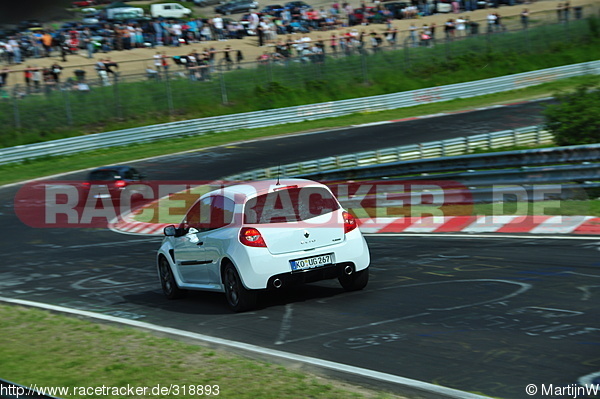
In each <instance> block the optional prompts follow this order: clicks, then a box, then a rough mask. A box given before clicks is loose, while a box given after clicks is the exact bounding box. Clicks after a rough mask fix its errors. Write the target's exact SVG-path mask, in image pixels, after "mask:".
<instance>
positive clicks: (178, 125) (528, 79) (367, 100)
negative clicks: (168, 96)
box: [0, 61, 600, 164]
mask: <svg viewBox="0 0 600 399" xmlns="http://www.w3.org/2000/svg"><path fill="white" fill-rule="evenodd" d="M589 74H600V61H592V62H585V63H581V64H574V65H566V66H561V67H556V68H549V69H543V70H539V71H533V72H526V73H520V74H515V75H508V76H503V77H499V78H492V79H484V80H479V81H474V82H466V83H459V84H453V85H448V86H440V87H432V88H426V89H419V90H412V91H407V92H401V93H394V94H386V95H380V96H373V97H363V98H358V99H351V100H343V101H335V102H326V103H318V104H309V105H302V106H296V107H288V108H279V109H272V110H265V111H256V112H248V113H243V114H233V115H223V116H215V117H209V118H202V119H193V120H189V121H183V122H173V123H166V124H161V125H153V126H146V127H140V128H133V129H125V130H118V131H112V132H104V133H97V134H91V135H87V136H79V137H74V138H67V139H60V140H53V141H49V142H44V143H38V144H30V145H22V146H16V147H9V148H4V149H0V164H8V163H12V162H21V161H23V160H26V159H34V158H40V157H47V156H59V155H68V154H74V153H78V152H84V151H90V150H95V149H99V148H109V147H115V146H123V145H128V144H137V143H143V142H150V141H156V140H162V139H170V138H177V137H184V136H192V135H201V134H206V133H214V132H226V131H232V130H238V129H255V128H261V127H267V126H274V125H279V124H284V123H297V122H303V121H307V120H316V119H323V118H332V117H339V116H345V115H350V114H353V113H358V112H375V111H384V110H389V109H397V108H403V107H412V106H415V105H420V104H427V103H435V102H441V101H449V100H454V99H458V98H468V97H474V96H481V95H485V94H492V93H498V92H502V91H508V90H515V89H520V88H523V87H528V86H533V85H538V84H541V83H545V82H551V81H554V80H558V79H564V78H568V77H572V76H580V75H589ZM492 140H493V139H492ZM421 150H422V149H420V148H417V149H415V152H416V153H419V152H420V151H421ZM452 151H453V150H452V149H451V148H448V149H447V152H448V153H446V154H442V155H441V156H447V155H453V152H452Z"/></svg>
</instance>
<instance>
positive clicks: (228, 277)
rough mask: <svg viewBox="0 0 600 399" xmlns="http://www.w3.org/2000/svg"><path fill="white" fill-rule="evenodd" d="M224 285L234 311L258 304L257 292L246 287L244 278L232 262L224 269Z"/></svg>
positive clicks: (240, 310) (241, 310) (228, 300)
mask: <svg viewBox="0 0 600 399" xmlns="http://www.w3.org/2000/svg"><path fill="white" fill-rule="evenodd" d="M223 285H224V286H225V297H226V298H227V304H229V307H230V308H231V310H233V311H234V312H244V311H246V310H250V309H252V308H254V307H255V306H256V296H257V295H256V292H255V291H252V290H248V289H246V287H244V285H243V284H242V280H241V279H240V276H239V274H238V272H237V270H236V269H235V266H233V265H232V264H231V263H227V264H226V265H225V268H224V269H223Z"/></svg>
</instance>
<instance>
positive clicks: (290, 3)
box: [285, 1, 312, 9]
mask: <svg viewBox="0 0 600 399" xmlns="http://www.w3.org/2000/svg"><path fill="white" fill-rule="evenodd" d="M285 8H289V9H293V8H300V9H302V8H312V6H311V5H309V4H306V3H305V2H303V1H288V2H287V3H285Z"/></svg>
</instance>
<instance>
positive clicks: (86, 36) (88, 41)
mask: <svg viewBox="0 0 600 399" xmlns="http://www.w3.org/2000/svg"><path fill="white" fill-rule="evenodd" d="M81 39H82V40H83V43H84V44H85V48H86V49H87V53H88V58H94V43H93V42H92V32H91V31H90V28H87V27H86V28H85V29H84V30H83V32H81Z"/></svg>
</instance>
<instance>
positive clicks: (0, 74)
mask: <svg viewBox="0 0 600 399" xmlns="http://www.w3.org/2000/svg"><path fill="white" fill-rule="evenodd" d="M9 72H10V70H9V69H8V67H4V68H2V69H0V89H1V88H3V87H4V86H6V84H7V83H8V73H9Z"/></svg>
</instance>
